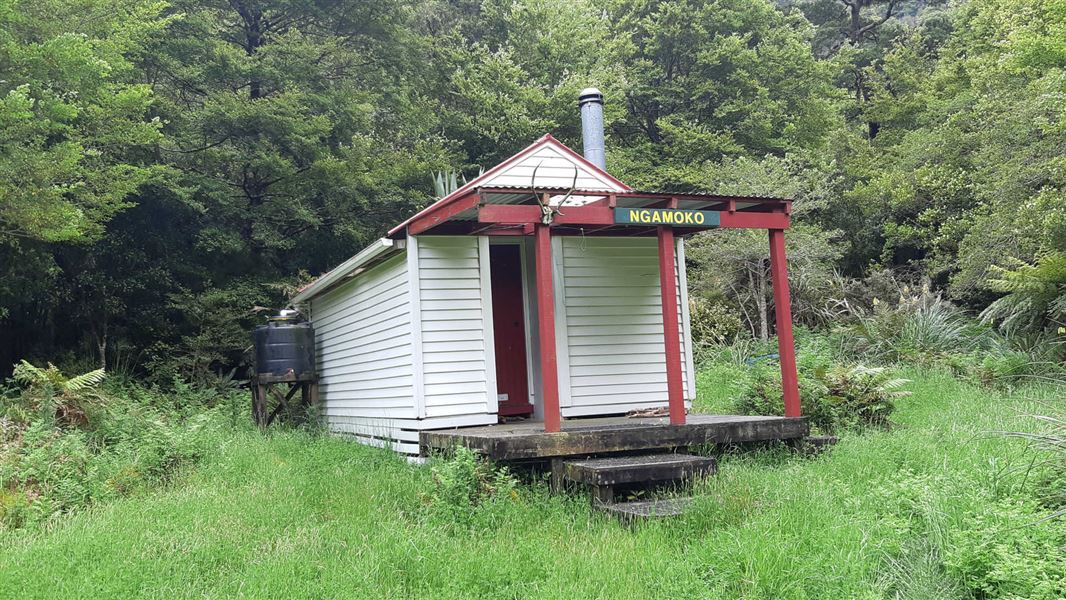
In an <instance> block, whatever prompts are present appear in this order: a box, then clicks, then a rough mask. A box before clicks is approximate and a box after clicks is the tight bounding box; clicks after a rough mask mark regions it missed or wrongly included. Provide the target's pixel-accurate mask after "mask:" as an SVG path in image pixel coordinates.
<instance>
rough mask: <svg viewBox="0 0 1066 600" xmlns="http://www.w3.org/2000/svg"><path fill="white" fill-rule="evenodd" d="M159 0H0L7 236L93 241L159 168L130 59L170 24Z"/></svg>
mask: <svg viewBox="0 0 1066 600" xmlns="http://www.w3.org/2000/svg"><path fill="white" fill-rule="evenodd" d="M164 6H165V5H164V4H163V3H162V2H158V1H156V0H101V1H98V2H70V1H66V0H45V1H38V0H33V1H21V0H20V1H16V2H13V3H7V4H6V6H5V7H4V8H3V9H0V72H3V73H4V78H3V80H2V81H0V243H11V242H12V241H13V240H14V239H15V238H25V239H30V240H45V241H50V242H57V241H86V240H92V239H96V238H99V237H100V235H101V234H102V233H103V227H102V225H103V224H104V223H106V222H107V220H108V219H109V218H110V217H111V216H112V215H114V214H115V213H116V212H118V211H120V210H122V209H124V208H127V207H129V206H130V204H129V197H130V196H131V195H132V194H133V193H135V192H136V191H137V190H138V189H139V188H140V187H141V186H142V185H143V184H145V183H147V182H148V181H151V180H152V179H153V178H154V177H156V176H158V175H159V174H160V173H161V170H160V169H159V168H158V167H159V166H158V165H153V164H152V161H151V160H150V159H148V157H147V156H146V155H145V152H146V151H150V149H151V148H152V147H153V146H155V145H156V144H157V143H159V141H160V140H161V135H160V128H161V126H162V123H161V122H160V121H159V119H157V118H152V117H151V116H150V114H149V113H150V109H151V106H152V101H153V99H152V90H151V88H150V87H149V86H148V85H146V84H145V83H143V82H142V81H139V79H140V76H139V73H138V71H137V69H136V68H135V65H134V59H135V57H136V56H137V55H138V54H139V53H140V52H141V51H142V50H143V49H144V47H145V44H146V42H147V41H148V39H150V38H151V37H152V36H155V35H158V34H159V33H160V32H161V31H162V30H163V29H164V27H165V26H166V25H167V22H168V19H167V18H165V17H163V16H162V11H163V8H164Z"/></svg>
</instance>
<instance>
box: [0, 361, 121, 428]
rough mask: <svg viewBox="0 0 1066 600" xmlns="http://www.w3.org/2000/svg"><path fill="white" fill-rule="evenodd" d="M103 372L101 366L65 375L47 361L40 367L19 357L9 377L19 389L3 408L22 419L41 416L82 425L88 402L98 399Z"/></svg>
mask: <svg viewBox="0 0 1066 600" xmlns="http://www.w3.org/2000/svg"><path fill="white" fill-rule="evenodd" d="M106 376H107V374H106V373H105V372H104V370H103V369H96V370H95V371H89V372H87V373H82V374H81V375H76V376H74V377H67V376H66V375H64V374H63V373H62V372H61V371H60V370H59V369H58V368H56V366H55V365H53V364H51V363H49V364H48V367H47V368H44V369H42V368H40V367H36V366H34V365H33V364H31V363H29V362H26V361H21V362H19V364H17V365H15V370H14V374H13V379H14V381H15V382H16V383H18V384H20V385H22V386H23V389H22V390H21V392H20V393H18V394H17V395H16V401H15V402H13V403H12V405H11V406H10V407H9V408H8V409H7V410H5V411H4V412H5V413H6V414H7V416H9V417H13V418H16V419H18V420H20V421H23V422H28V421H30V420H32V419H35V418H44V419H45V420H46V421H55V422H58V423H61V424H64V425H83V424H85V423H86V422H87V420H88V418H89V411H90V410H91V409H92V405H98V404H99V403H100V402H101V401H102V397H101V395H100V393H99V391H98V389H97V387H98V386H99V384H100V383H101V382H102V381H103V380H104V378H105V377H106Z"/></svg>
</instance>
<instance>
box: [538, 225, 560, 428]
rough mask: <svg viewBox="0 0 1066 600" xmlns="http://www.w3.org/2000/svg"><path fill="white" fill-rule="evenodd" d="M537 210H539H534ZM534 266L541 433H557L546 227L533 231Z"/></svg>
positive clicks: (549, 245)
mask: <svg viewBox="0 0 1066 600" xmlns="http://www.w3.org/2000/svg"><path fill="white" fill-rule="evenodd" d="M538 210H539V209H538ZM534 236H535V237H534V240H535V246H536V256H535V260H536V263H537V268H536V280H537V334H538V339H539V341H540V376H541V389H542V390H543V391H544V431H547V432H549V433H553V432H556V431H559V429H560V425H561V422H562V417H561V415H560V413H559V364H558V362H557V359H556V356H555V295H554V294H553V293H552V238H551V229H550V228H549V227H548V226H547V225H543V224H538V225H537V226H536V230H535V232H534Z"/></svg>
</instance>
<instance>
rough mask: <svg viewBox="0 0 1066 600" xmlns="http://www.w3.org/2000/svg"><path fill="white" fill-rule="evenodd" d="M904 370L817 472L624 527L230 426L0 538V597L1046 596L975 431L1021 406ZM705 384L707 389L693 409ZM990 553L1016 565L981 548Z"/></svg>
mask: <svg viewBox="0 0 1066 600" xmlns="http://www.w3.org/2000/svg"><path fill="white" fill-rule="evenodd" d="M726 369H727V372H729V373H732V372H733V371H732V367H727V368H726ZM705 373H706V372H701V373H700V376H701V377H702V376H703V375H704V374H705ZM906 376H907V377H908V378H910V379H913V383H912V384H910V386H908V387H909V389H911V390H913V391H914V395H913V396H911V397H908V398H903V399H900V400H899V401H898V403H897V404H898V406H897V411H896V412H895V413H894V414H893V417H892V418H893V422H895V423H898V425H899V426H898V427H896V428H894V429H893V430H892V431H890V432H881V431H876V430H874V431H868V432H865V433H864V434H862V435H850V434H848V433H845V434H844V435H842V436H841V440H840V443H838V444H837V445H836V446H834V447H833V448H832V449H831V450H829V451H828V452H825V453H823V454H821V455H819V456H818V457H817V458H816V459H809V458H805V457H801V456H796V455H793V454H791V453H788V452H781V451H774V450H767V451H760V452H757V453H754V454H746V453H745V454H732V453H728V454H725V455H723V456H721V457H720V461H719V472H718V474H717V475H716V476H715V477H712V478H709V479H708V480H707V481H705V482H703V483H701V484H700V485H699V488H698V489H697V490H696V491H697V496H698V499H697V501H696V503H695V504H694V505H693V506H692V508H691V510H690V511H688V512H687V513H686V514H685V515H684V516H682V517H681V518H679V519H673V520H665V521H662V522H651V523H647V524H643V525H638V526H634V527H624V526H622V525H620V524H619V523H617V522H616V521H615V520H614V519H612V518H609V517H607V516H605V515H602V514H600V513H598V512H596V511H594V510H592V509H591V507H590V505H589V502H588V499H587V498H581V497H578V498H570V497H566V496H557V495H549V494H548V493H546V492H545V491H543V486H540V485H534V486H529V487H527V486H525V485H522V486H519V488H518V492H519V496H520V500H519V501H517V502H509V501H503V502H500V503H499V505H497V506H494V507H492V508H491V509H490V510H487V511H486V510H484V509H478V511H477V512H478V513H479V514H484V515H486V516H489V515H491V519H490V518H485V519H478V518H475V519H474V522H473V523H472V525H470V526H469V527H460V528H456V527H455V525H454V523H453V522H448V521H445V520H437V519H434V518H432V510H431V509H429V508H428V507H427V506H425V505H424V502H425V497H424V494H425V493H428V492H429V491H431V490H433V489H434V488H435V483H434V482H433V480H432V478H433V476H432V473H431V470H430V468H426V467H419V466H414V465H409V464H407V463H405V462H404V461H403V460H402V459H400V458H398V457H397V456H395V454H394V453H392V452H391V451H389V450H387V449H380V448H372V447H367V446H363V445H361V444H353V443H351V442H350V441H347V440H343V439H336V438H333V437H329V436H313V435H310V434H307V433H305V432H301V431H275V432H271V434H270V435H262V434H260V433H258V432H256V431H250V430H249V431H238V432H235V433H232V434H227V435H226V437H225V438H224V443H219V444H218V445H217V446H215V447H213V449H212V451H211V452H210V453H209V454H208V455H207V456H205V457H204V458H203V459H202V460H201V461H200V462H199V463H198V466H197V468H196V469H195V471H190V472H187V473H185V474H183V475H182V476H180V477H178V478H176V479H173V480H171V482H170V483H169V484H168V485H166V486H163V487H161V488H160V489H157V490H155V491H153V492H152V493H150V494H143V495H134V496H132V497H128V498H126V499H125V500H122V501H119V502H114V503H111V504H110V505H108V506H107V507H102V508H101V509H99V510H93V511H84V512H79V513H77V514H74V515H71V516H70V517H69V518H66V519H64V525H63V526H62V527H52V528H46V529H39V528H26V529H23V530H19V531H7V532H3V533H0V536H2V537H0V540H2V541H0V564H3V565H4V568H3V569H0V589H3V590H19V593H20V594H21V595H22V596H25V597H35V598H64V597H69V596H71V595H77V593H78V591H79V590H86V589H92V590H93V594H94V595H97V596H107V597H123V598H126V597H137V596H145V595H159V596H174V595H179V596H207V597H212V596H226V597H230V596H239V595H242V594H243V595H246V596H254V597H267V596H271V595H276V594H277V593H278V591H279V590H284V593H285V595H286V596H287V597H291V598H315V597H322V596H324V595H325V596H338V597H344V596H349V597H404V598H408V597H410V598H419V597H433V598H470V597H484V598H512V597H523V596H528V595H532V596H540V597H553V598H555V597H558V598H598V597H610V598H634V599H644V598H649V599H650V598H691V597H706V598H882V597H887V598H895V597H906V596H903V595H902V593H904V592H909V593H910V594H911V595H910V596H909V597H911V598H921V599H923V600H924V599H930V598H941V597H944V596H942V595H936V591H937V590H952V591H954V592H956V594H955V595H954V596H949V597H954V598H958V597H980V594H981V592H980V591H979V590H978V589H977V588H976V587H975V588H971V587H969V585H968V584H966V583H963V582H972V583H973V584H974V585H977V586H983V587H984V586H988V585H990V583H989V582H992V583H991V585H997V584H995V583H994V582H995V581H996V577H998V576H997V575H993V576H992V577H988V576H987V575H986V574H989V573H996V572H1001V573H1004V574H1006V575H1008V576H1009V577H1010V581H1013V582H1019V583H1020V584H1021V585H1017V586H1015V587H1013V588H1007V587H1006V586H1004V587H999V588H998V589H999V590H1008V589H1013V590H1014V593H1015V594H1016V596H1019V597H1036V598H1039V597H1040V596H1039V592H1040V591H1041V589H1044V590H1046V589H1048V588H1049V587H1050V586H1047V583H1041V582H1053V581H1056V580H1058V579H1061V577H1062V574H1063V571H1064V569H1063V564H1062V563H1061V562H1059V561H1061V556H1062V554H1061V552H1062V545H1063V544H1062V541H1061V536H1062V527H1061V522H1058V523H1056V522H1051V521H1041V520H1040V519H1042V518H1043V517H1044V516H1046V515H1047V514H1049V513H1050V511H1048V510H1044V509H1041V507H1040V505H1039V504H1037V503H1035V502H1034V501H1033V498H1034V494H1035V493H1037V492H1038V490H1037V489H1036V488H1035V486H1033V485H1031V483H1032V478H1031V477H1030V478H1029V482H1030V483H1028V484H1027V483H1025V482H1026V478H1025V467H1026V466H1027V465H1028V464H1029V462H1030V460H1031V458H1032V456H1031V455H1030V454H1029V453H1028V452H1027V451H1026V448H1025V443H1024V442H1021V441H1020V440H1017V439H1010V438H1004V437H1003V436H998V435H987V432H989V431H993V430H997V429H1003V428H1009V429H1012V430H1019V431H1029V430H1034V427H1035V425H1036V424H1035V422H1033V420H1032V419H1029V418H1027V417H1025V416H1024V415H1025V414H1030V413H1033V412H1034V411H1035V410H1036V409H1037V406H1036V404H1035V403H1034V402H1032V401H1029V400H1026V399H1025V398H1024V397H1022V396H1020V395H1018V394H1005V393H1002V392H998V391H992V390H987V389H982V388H979V387H975V386H972V385H968V384H965V383H962V382H959V381H956V380H954V379H952V378H951V377H950V376H947V375H945V374H943V373H925V372H913V371H912V372H908V373H906ZM717 381H718V379H714V383H716V382H717ZM717 390H718V386H717V385H711V386H708V387H706V388H705V387H703V386H701V387H700V399H699V403H701V405H702V404H703V403H704V402H705V399H704V398H703V397H704V395H705V394H707V393H711V394H713V393H716V392H717ZM1029 392H1030V393H1032V394H1036V393H1037V392H1038V390H1037V389H1031V390H1029ZM1043 393H1045V394H1047V396H1048V397H1049V398H1052V397H1053V396H1052V394H1053V393H1055V392H1054V390H1053V389H1049V388H1044V392H1043ZM164 400H170V401H176V400H177V398H169V399H167V398H159V400H158V401H160V402H162V401H164ZM983 434H984V435H983ZM0 498H2V497H0ZM0 502H2V499H0ZM1019 505H1021V508H1012V507H1016V506H1019ZM427 513H428V514H427ZM427 517H429V518H427ZM1056 538H1057V540H1056ZM997 542H1001V543H1002V547H1003V549H1004V550H1006V549H1010V548H1019V549H1023V550H1026V551H1025V553H1024V554H1022V553H1018V554H1008V553H999V554H995V553H991V552H987V551H986V548H989V547H991V546H992V545H994V544H996V543H997ZM1049 542H1051V543H1052V544H1057V547H1048V543H1049ZM175 548H178V549H181V550H182V551H179V552H175V551H174V549H175ZM975 549H976V551H975ZM1033 550H1037V551H1042V552H1046V553H1045V554H1044V555H1043V557H1039V556H1035V555H1034V554H1033V553H1032V551H1033ZM502 556H506V557H508V558H507V560H501V559H500V557H502ZM969 557H976V560H971V559H970V558H969ZM955 565H957V566H955ZM1004 567H1009V569H1010V570H1009V571H1006V570H1005V569H1004ZM234 573H241V574H243V576H242V577H235V576H234ZM316 573H325V574H327V575H325V576H319V575H316ZM824 573H832V576H831V577H825V576H822V575H821V574H824ZM812 574H814V575H812ZM1040 585H1045V586H1047V587H1044V588H1041V587H1040ZM1029 586H1031V587H1029ZM1052 589H1053V588H1052ZM897 592H899V593H900V594H899V595H897Z"/></svg>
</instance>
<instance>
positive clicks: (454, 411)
mask: <svg viewBox="0 0 1066 600" xmlns="http://www.w3.org/2000/svg"><path fill="white" fill-rule="evenodd" d="M417 244H418V264H419V271H420V277H419V291H420V296H421V297H420V302H421V331H422V363H423V369H424V371H425V378H424V386H425V414H426V416H429V417H440V416H452V415H463V414H484V413H490V412H491V413H495V412H496V406H495V404H496V403H495V365H494V363H493V362H492V357H491V356H490V354H491V353H492V344H491V341H490V340H491V339H492V337H491V334H489V335H486V334H487V333H489V332H490V331H491V321H492V315H491V312H490V311H491V304H490V303H489V302H487V300H488V299H487V298H486V294H485V293H484V286H483V283H486V282H487V277H488V274H487V273H483V270H485V269H484V267H485V265H487V259H488V257H487V256H486V257H484V259H483V257H482V256H481V254H482V252H481V250H482V246H483V244H481V243H480V241H479V238H477V237H473V236H465V237H459V236H452V237H442V236H437V237H434V236H419V237H418V242H417ZM485 248H487V245H485ZM490 367H491V368H490ZM490 382H491V384H492V385H491V387H492V388H493V389H492V390H491V392H490V390H489V387H490V385H489V384H490Z"/></svg>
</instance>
